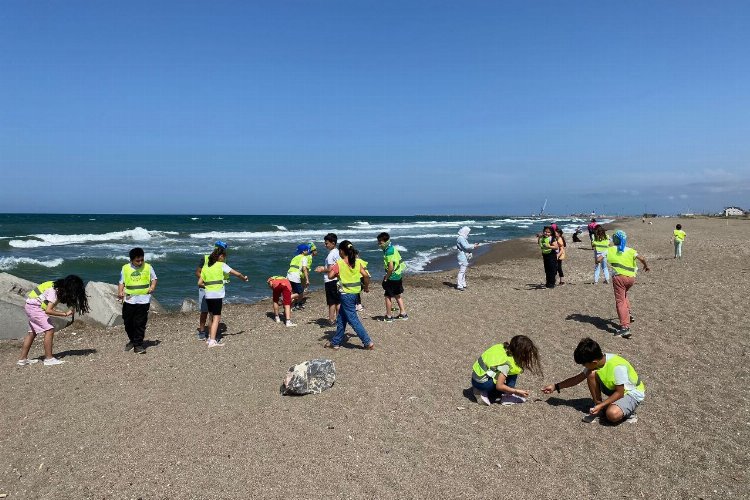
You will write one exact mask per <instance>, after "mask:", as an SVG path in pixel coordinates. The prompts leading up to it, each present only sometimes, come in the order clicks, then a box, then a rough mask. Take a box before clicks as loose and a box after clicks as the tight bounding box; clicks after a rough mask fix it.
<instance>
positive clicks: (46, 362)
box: [44, 358, 65, 366]
mask: <svg viewBox="0 0 750 500" xmlns="http://www.w3.org/2000/svg"><path fill="white" fill-rule="evenodd" d="M63 363H65V361H60V360H59V359H57V358H49V359H45V360H44V366H55V365H61V364H63Z"/></svg>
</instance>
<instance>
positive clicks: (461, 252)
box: [456, 226, 479, 292]
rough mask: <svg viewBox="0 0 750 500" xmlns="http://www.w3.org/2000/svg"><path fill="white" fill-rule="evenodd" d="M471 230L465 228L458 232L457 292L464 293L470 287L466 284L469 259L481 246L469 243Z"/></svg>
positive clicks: (467, 227)
mask: <svg viewBox="0 0 750 500" xmlns="http://www.w3.org/2000/svg"><path fill="white" fill-rule="evenodd" d="M470 232H471V228H470V227H469V226H464V227H462V228H461V229H459V230H458V239H457V240H456V250H458V276H457V277H456V290H461V291H462V292H463V291H464V289H465V288H466V287H467V286H468V285H467V284H466V270H467V269H468V268H469V259H471V257H472V252H473V250H474V249H475V248H476V247H478V246H479V244H474V245H472V244H471V243H469V233H470Z"/></svg>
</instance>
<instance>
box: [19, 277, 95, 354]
mask: <svg viewBox="0 0 750 500" xmlns="http://www.w3.org/2000/svg"><path fill="white" fill-rule="evenodd" d="M57 304H63V305H66V306H67V307H69V308H70V310H69V311H67V312H63V311H58V310H57V309H55V307H56V306H57ZM24 311H25V312H26V316H27V317H28V318H29V331H28V333H27V334H26V337H24V339H23V344H22V346H21V356H20V357H19V358H18V361H17V362H16V364H17V365H18V366H26V365H33V364H35V363H37V362H38V361H39V360H38V359H29V350H31V344H32V343H33V342H34V339H35V338H36V336H37V335H42V337H43V338H44V366H54V365H60V364H63V363H64V362H65V361H61V360H59V359H57V358H56V357H55V356H53V355H52V343H53V340H54V335H55V327H54V326H52V323H50V320H49V317H50V316H56V317H58V318H71V321H72V317H73V314H75V313H76V312H77V313H78V314H85V313H87V312H89V303H88V299H87V297H86V287H84V285H83V280H82V279H81V278H79V277H78V276H76V275H74V274H71V275H70V276H66V277H65V278H63V279H59V280H55V281H45V282H44V283H42V284H40V285H39V286H37V287H35V288H34V289H33V290H32V291H30V292H29V293H28V294H27V295H26V305H25V306H24Z"/></svg>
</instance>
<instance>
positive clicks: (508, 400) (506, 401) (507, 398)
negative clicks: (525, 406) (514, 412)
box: [500, 394, 526, 406]
mask: <svg viewBox="0 0 750 500" xmlns="http://www.w3.org/2000/svg"><path fill="white" fill-rule="evenodd" d="M525 402H526V398H525V397H523V396H519V395H518V394H503V395H502V397H501V398H500V404H501V405H503V406H510V405H518V404H521V403H525Z"/></svg>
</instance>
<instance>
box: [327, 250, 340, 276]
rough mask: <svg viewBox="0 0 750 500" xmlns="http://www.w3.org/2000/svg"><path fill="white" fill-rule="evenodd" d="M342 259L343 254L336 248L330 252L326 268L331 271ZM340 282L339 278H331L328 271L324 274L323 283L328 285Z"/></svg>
mask: <svg viewBox="0 0 750 500" xmlns="http://www.w3.org/2000/svg"><path fill="white" fill-rule="evenodd" d="M340 258H341V254H340V253H339V251H338V249H337V248H334V249H333V250H331V251H330V252H328V257H326V267H327V268H328V269H331V268H332V267H333V266H334V264H336V262H337V261H338V260H339V259H340ZM338 280H339V279H338V278H333V279H331V278H329V277H328V271H326V272H325V273H323V281H324V282H325V283H328V282H329V281H338Z"/></svg>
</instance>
